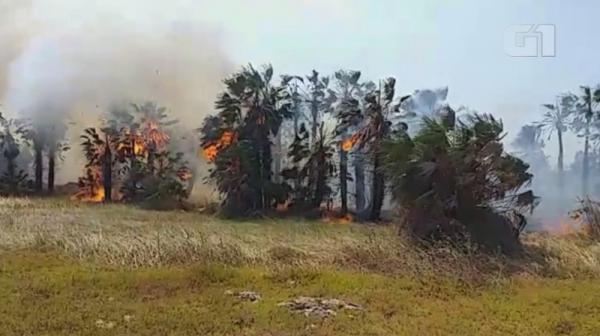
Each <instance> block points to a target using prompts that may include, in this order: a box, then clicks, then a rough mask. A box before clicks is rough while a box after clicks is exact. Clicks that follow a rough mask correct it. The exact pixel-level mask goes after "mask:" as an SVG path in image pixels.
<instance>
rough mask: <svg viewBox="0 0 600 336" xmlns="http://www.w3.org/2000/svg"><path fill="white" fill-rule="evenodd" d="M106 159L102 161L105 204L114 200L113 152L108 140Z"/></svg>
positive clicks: (105, 152)
mask: <svg viewBox="0 0 600 336" xmlns="http://www.w3.org/2000/svg"><path fill="white" fill-rule="evenodd" d="M105 146H106V147H105V149H104V158H103V159H102V186H103V187H104V202H110V201H111V200H112V152H111V151H110V146H109V144H108V139H106V145H105Z"/></svg>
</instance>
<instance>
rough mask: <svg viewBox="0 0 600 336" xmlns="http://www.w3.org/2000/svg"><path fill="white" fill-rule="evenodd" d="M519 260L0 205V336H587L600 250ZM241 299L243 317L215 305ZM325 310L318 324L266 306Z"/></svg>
mask: <svg viewBox="0 0 600 336" xmlns="http://www.w3.org/2000/svg"><path fill="white" fill-rule="evenodd" d="M525 241H526V254H525V255H524V256H523V257H522V258H520V259H518V260H508V259H506V258H503V257H500V256H495V255H488V254H482V253H479V252H478V251H474V250H472V249H466V248H463V247H456V246H450V245H448V244H440V245H439V246H432V247H427V248H425V247H422V246H419V245H417V244H415V243H414V242H412V241H411V240H410V239H408V238H406V237H404V236H402V235H399V234H398V232H397V229H394V228H393V227H379V226H368V225H358V224H335V223H333V224H332V223H322V222H309V221H302V220H261V221H250V222H229V221H224V220H220V219H216V218H214V217H211V216H206V215H202V214H199V213H193V212H155V211H146V210H141V209H135V208H131V207H126V206H122V205H110V206H104V205H99V206H90V205H84V204H76V203H71V202H70V201H67V200H28V199H12V200H2V201H0V302H1V303H2V304H1V305H0V330H1V332H0V334H2V335H338V334H339V335H508V334H510V335H598V334H600V320H599V319H598V318H597V317H598V316H599V314H600V294H598V293H600V281H599V278H600V244H598V243H597V242H593V241H589V240H587V239H585V238H583V237H576V236H570V237H549V236H544V235H539V234H536V235H533V234H532V235H529V236H527V237H526V238H525ZM244 290H250V291H255V292H258V293H260V295H261V296H262V299H261V300H260V301H259V302H256V303H252V302H246V301H243V300H240V299H238V298H237V297H235V296H232V295H227V294H226V291H234V292H235V291H244ZM298 296H310V297H325V298H336V299H341V300H345V301H348V302H352V303H356V304H358V305H361V306H362V307H363V310H356V311H354V310H352V311H349V310H342V311H339V312H338V314H337V315H336V316H330V317H327V318H321V317H315V316H308V317H307V316H304V315H303V314H299V313H297V312H293V311H290V310H289V309H288V308H286V307H281V306H279V305H278V304H279V303H280V302H282V301H287V300H290V299H293V298H296V297H298Z"/></svg>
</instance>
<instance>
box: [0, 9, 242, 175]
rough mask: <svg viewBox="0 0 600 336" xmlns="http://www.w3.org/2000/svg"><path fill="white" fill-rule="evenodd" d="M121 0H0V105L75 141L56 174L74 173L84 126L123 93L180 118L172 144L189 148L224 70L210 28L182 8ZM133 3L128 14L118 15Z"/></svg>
mask: <svg viewBox="0 0 600 336" xmlns="http://www.w3.org/2000/svg"><path fill="white" fill-rule="evenodd" d="M122 3H126V5H123V6H120V5H119V3H118V2H116V1H103V2H88V1H85V2H82V1H78V0H72V1H64V0H63V1H43V0H40V1H29V2H27V1H12V2H4V1H3V0H0V38H1V39H2V41H3V47H2V48H1V49H0V90H1V92H2V95H1V96H2V98H1V99H2V104H3V105H4V108H3V110H5V111H9V112H12V113H11V114H12V115H13V116H14V115H16V116H18V117H26V118H29V119H30V120H31V121H32V122H33V123H34V126H35V127H36V128H39V129H43V130H46V131H47V130H49V129H51V130H53V132H50V133H51V134H52V135H51V136H49V138H50V139H48V141H50V142H52V141H55V140H60V138H62V137H63V136H64V137H66V140H67V141H68V142H69V143H70V144H71V146H72V147H73V148H72V149H71V151H69V152H67V154H66V157H65V161H64V163H63V164H62V166H61V167H59V170H58V172H57V182H58V183H62V182H67V181H73V180H75V179H76V177H77V176H79V175H80V174H81V167H83V164H84V162H83V158H82V156H81V151H80V150H79V146H78V144H79V142H80V139H79V135H80V134H81V132H82V130H83V129H84V128H86V127H90V126H97V125H98V124H99V122H100V120H99V118H101V116H102V115H103V114H104V113H106V112H107V111H108V109H109V108H110V107H111V106H113V105H114V104H119V103H124V102H135V103H143V102H145V101H155V102H157V103H158V104H159V105H161V106H165V107H167V111H168V113H169V115H170V116H171V117H172V118H175V119H178V120H179V121H180V122H179V127H180V129H179V130H178V133H179V134H178V135H180V136H181V139H179V140H178V143H183V144H185V146H186V147H187V149H188V150H189V151H190V153H189V154H190V155H189V156H188V157H189V158H194V157H196V155H195V151H196V150H197V148H196V147H195V146H196V145H195V143H196V142H195V141H194V140H195V137H196V136H195V134H192V133H193V130H194V129H195V128H197V127H199V126H200V124H201V122H202V120H203V118H204V116H205V115H206V114H208V113H210V112H211V111H212V109H213V102H214V99H215V97H216V95H217V94H218V92H219V91H220V89H221V84H220V83H221V80H222V79H223V78H224V77H225V76H227V75H228V74H229V73H231V71H232V68H233V66H232V64H231V62H230V61H229V58H228V56H227V54H226V52H225V51H224V48H223V46H222V44H221V41H222V40H223V38H222V36H221V35H220V34H219V33H218V32H217V31H215V30H214V29H211V28H210V27H208V26H205V25H203V24H200V23H198V22H199V20H196V19H194V18H193V17H191V16H190V17H189V18H186V17H185V16H186V15H185V14H183V15H173V16H172V17H170V16H169V15H166V14H165V15H162V14H160V9H159V8H152V5H151V4H146V2H137V3H136V2H122ZM134 3H136V5H137V6H138V7H139V8H135V7H136V6H131V5H132V4H134ZM84 4H85V6H84ZM124 6H131V7H134V8H130V7H127V8H125V7H124ZM56 8H58V10H56ZM107 8H108V9H107ZM132 9H134V10H135V12H134V13H135V15H136V16H135V17H134V18H132V17H126V16H125V15H121V14H122V13H128V14H130V13H131V10H132ZM5 41H6V44H5ZM64 126H68V128H67V127H64ZM53 138H55V139H53ZM192 164H194V165H197V164H200V163H199V162H192Z"/></svg>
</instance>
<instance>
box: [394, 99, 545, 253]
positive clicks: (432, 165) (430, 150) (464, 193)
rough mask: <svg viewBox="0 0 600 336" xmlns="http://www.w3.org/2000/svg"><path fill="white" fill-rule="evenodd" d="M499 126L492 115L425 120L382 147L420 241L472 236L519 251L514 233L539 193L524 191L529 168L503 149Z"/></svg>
mask: <svg viewBox="0 0 600 336" xmlns="http://www.w3.org/2000/svg"><path fill="white" fill-rule="evenodd" d="M502 132H503V126H502V123H501V122H500V121H497V120H495V119H494V118H493V117H492V116H490V115H478V114H474V115H469V116H467V117H466V118H465V120H464V121H457V120H456V119H455V117H454V112H453V111H451V110H450V111H449V113H448V114H447V115H445V116H444V118H443V120H442V121H438V120H434V119H428V118H425V119H424V121H423V126H422V128H421V129H420V130H419V131H418V132H417V134H416V135H414V136H412V137H411V136H410V135H409V134H408V133H406V132H405V131H401V132H399V133H398V134H396V136H395V138H394V139H393V140H391V141H388V142H387V143H386V144H385V146H384V152H385V156H386V172H387V174H388V177H389V179H390V180H391V183H390V185H392V186H393V187H392V194H393V197H394V198H395V200H396V201H397V202H398V204H399V206H400V208H401V209H402V210H403V211H402V212H403V213H404V222H405V224H406V226H407V227H408V228H410V230H411V231H412V232H413V233H415V234H416V235H417V236H419V237H421V238H427V239H439V238H440V237H451V238H454V239H464V238H465V237H470V238H471V239H473V240H474V241H476V242H478V243H480V244H481V245H484V246H487V247H489V248H492V249H500V250H501V251H502V252H505V253H513V252H515V251H518V250H520V244H519V240H518V236H519V233H520V232H521V231H522V230H523V228H524V226H525V224H526V222H525V217H524V216H523V213H524V212H525V211H528V210H529V211H531V210H533V208H534V207H535V205H536V204H537V198H536V197H535V196H534V195H533V192H532V191H531V190H523V188H524V187H526V186H527V185H528V184H529V183H530V182H531V179H532V177H533V176H532V175H531V174H529V173H528V172H527V170H528V168H529V166H528V165H527V164H526V163H524V162H523V161H521V160H520V159H518V158H516V157H514V156H511V155H509V154H507V153H505V152H504V149H503V145H502V142H501V140H502Z"/></svg>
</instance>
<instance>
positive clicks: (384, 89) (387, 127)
mask: <svg viewBox="0 0 600 336" xmlns="http://www.w3.org/2000/svg"><path fill="white" fill-rule="evenodd" d="M395 86H396V79H394V78H391V77H390V78H387V79H385V80H383V81H381V82H380V83H379V87H378V88H377V89H375V90H371V91H370V92H368V93H367V94H366V96H365V105H364V112H363V113H362V114H361V115H360V116H361V117H362V118H363V120H362V122H361V123H360V125H361V126H360V128H359V130H358V132H356V133H355V135H354V137H355V138H356V140H357V143H358V144H359V148H364V147H365V146H368V148H369V152H370V154H371V166H372V169H373V180H372V185H371V209H370V214H369V219H370V220H379V219H380V217H381V208H382V207H383V200H384V197H385V177H384V172H383V156H382V155H383V153H382V145H383V142H384V141H385V140H387V139H389V138H390V136H391V135H392V132H393V130H394V129H395V128H400V129H403V130H406V128H407V125H406V123H404V122H397V120H398V118H401V117H403V116H404V112H403V111H402V110H401V108H400V106H401V105H402V103H403V102H404V101H406V99H408V98H410V96H404V97H402V98H400V99H399V100H396V99H395Z"/></svg>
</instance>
